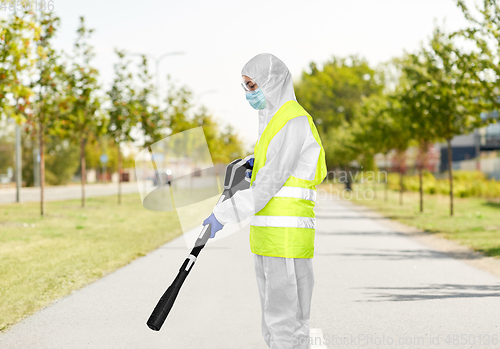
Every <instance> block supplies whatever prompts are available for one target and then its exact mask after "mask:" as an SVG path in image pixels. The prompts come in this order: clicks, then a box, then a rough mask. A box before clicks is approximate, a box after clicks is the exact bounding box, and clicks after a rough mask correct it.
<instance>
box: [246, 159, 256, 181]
mask: <svg viewBox="0 0 500 349" xmlns="http://www.w3.org/2000/svg"><path fill="white" fill-rule="evenodd" d="M254 159H255V158H251V159H250V160H248V161H247V162H246V163H247V164H250V166H252V167H253V161H254ZM245 177H247V178H248V179H250V178H252V170H246V172H245Z"/></svg>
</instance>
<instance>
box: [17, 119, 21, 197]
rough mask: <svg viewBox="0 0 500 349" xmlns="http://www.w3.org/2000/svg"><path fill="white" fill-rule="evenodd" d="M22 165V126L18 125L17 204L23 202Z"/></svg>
mask: <svg viewBox="0 0 500 349" xmlns="http://www.w3.org/2000/svg"><path fill="white" fill-rule="evenodd" d="M21 185H22V164H21V126H20V125H19V124H18V123H16V202H21Z"/></svg>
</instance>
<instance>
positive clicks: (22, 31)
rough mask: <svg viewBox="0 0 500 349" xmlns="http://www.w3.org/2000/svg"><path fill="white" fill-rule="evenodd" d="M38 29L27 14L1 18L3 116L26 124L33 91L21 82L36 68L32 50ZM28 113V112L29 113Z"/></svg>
mask: <svg viewBox="0 0 500 349" xmlns="http://www.w3.org/2000/svg"><path fill="white" fill-rule="evenodd" d="M38 33H39V26H38V24H37V23H36V21H35V18H34V16H32V15H31V14H30V13H28V12H24V13H22V14H20V15H18V14H17V13H15V14H14V15H12V16H11V17H9V18H8V19H7V20H6V19H3V18H0V47H2V49H1V50H0V113H4V114H5V115H7V116H8V117H12V118H14V120H16V122H17V123H18V124H21V123H23V122H25V121H26V112H27V109H29V107H30V97H31V96H32V95H33V91H32V90H31V88H30V87H29V85H27V84H23V83H22V79H23V78H24V77H26V76H27V75H28V74H29V71H30V69H31V68H32V67H33V59H32V56H33V46H32V45H31V43H32V42H33V41H35V40H38V39H39V36H38ZM28 111H29V110H28Z"/></svg>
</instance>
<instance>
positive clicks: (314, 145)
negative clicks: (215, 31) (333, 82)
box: [203, 53, 326, 349]
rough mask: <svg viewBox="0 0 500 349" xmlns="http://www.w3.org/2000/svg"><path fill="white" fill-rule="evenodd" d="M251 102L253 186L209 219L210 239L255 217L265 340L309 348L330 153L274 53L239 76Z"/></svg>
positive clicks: (253, 241)
mask: <svg viewBox="0 0 500 349" xmlns="http://www.w3.org/2000/svg"><path fill="white" fill-rule="evenodd" d="M241 75H242V85H243V88H244V90H245V94H246V99H247V100H248V102H249V103H250V105H251V106H252V107H253V108H254V109H257V110H258V114H259V139H258V141H257V144H256V145H255V151H254V156H253V157H252V156H250V157H248V158H246V159H245V160H246V161H250V162H252V161H253V171H252V174H251V179H250V184H251V186H250V188H249V189H247V190H242V191H240V192H238V193H236V194H235V195H234V196H233V198H232V200H227V201H224V202H222V203H219V204H218V205H216V206H215V208H214V211H213V214H212V215H211V216H210V217H209V218H207V219H206V220H205V221H204V223H203V224H204V225H206V224H212V228H211V229H212V237H214V236H215V233H216V232H217V231H218V230H220V229H222V227H223V225H224V224H226V223H228V222H231V223H236V222H239V221H242V220H244V219H245V218H247V217H250V216H253V218H252V221H251V223H250V248H251V251H252V252H253V253H254V254H255V272H256V274H257V284H258V288H259V293H260V300H261V306H262V334H263V336H264V339H265V341H266V343H267V344H268V346H269V347H270V348H272V349H285V348H286V349H288V348H297V349H302V348H308V342H309V317H310V307H311V296H312V290H313V284H314V277H313V269H312V257H313V254H314V235H315V223H316V222H315V215H314V211H313V208H314V205H315V200H316V190H315V186H316V185H317V184H319V183H321V182H322V181H323V179H324V178H325V176H326V164H325V152H324V149H323V146H322V144H321V140H320V138H319V135H318V131H317V130H316V127H315V125H314V123H313V119H312V117H311V116H310V115H309V114H308V113H307V111H305V110H304V108H302V106H300V104H299V103H298V102H297V100H296V98H295V93H294V89H293V84H292V76H291V74H290V71H289V70H288V68H287V67H286V65H285V64H284V63H283V62H282V61H281V60H279V59H278V58H277V57H275V56H273V55H272V54H268V53H263V54H259V55H257V56H255V57H254V58H252V59H251V60H250V61H248V63H247V64H245V66H244V67H243V69H242V70H241Z"/></svg>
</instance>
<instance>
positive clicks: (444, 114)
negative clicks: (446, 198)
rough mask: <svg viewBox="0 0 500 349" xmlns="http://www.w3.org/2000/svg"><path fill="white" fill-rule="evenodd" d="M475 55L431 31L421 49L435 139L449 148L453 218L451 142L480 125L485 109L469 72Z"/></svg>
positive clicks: (479, 86) (479, 90) (477, 87)
mask: <svg viewBox="0 0 500 349" xmlns="http://www.w3.org/2000/svg"><path fill="white" fill-rule="evenodd" d="M474 55H475V53H470V54H466V53H464V52H461V51H460V50H458V49H457V47H456V46H455V45H454V43H453V42H452V40H451V39H450V37H449V36H448V35H445V34H444V33H443V32H442V31H441V30H440V29H439V28H436V29H435V30H434V33H433V36H432V38H431V41H430V43H429V47H428V48H425V47H424V48H422V50H421V57H420V58H419V60H420V63H421V64H422V67H423V68H422V70H421V77H420V78H421V80H422V81H421V82H422V84H426V85H427V88H426V89H427V93H428V95H429V96H430V98H431V99H432V102H431V103H429V113H431V114H432V115H433V116H434V118H433V123H434V130H435V132H436V133H435V134H436V137H437V138H438V139H444V140H445V141H446V143H447V146H448V175H449V181H450V215H453V167H452V158H453V154H452V147H451V140H452V138H453V137H454V136H456V135H460V134H467V133H470V132H471V131H473V130H474V129H475V128H477V127H479V126H481V125H482V120H481V117H480V113H481V112H482V111H485V110H487V108H488V103H485V101H484V98H483V95H482V84H481V83H480V82H479V81H478V80H477V79H475V78H474V72H471V71H470V61H471V59H472V56H474Z"/></svg>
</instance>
